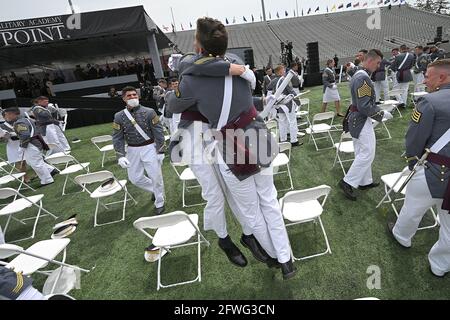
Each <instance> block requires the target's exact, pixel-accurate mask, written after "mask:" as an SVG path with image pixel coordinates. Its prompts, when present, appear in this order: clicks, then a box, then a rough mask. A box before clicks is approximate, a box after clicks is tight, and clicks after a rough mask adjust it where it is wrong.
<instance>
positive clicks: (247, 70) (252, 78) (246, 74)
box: [241, 66, 256, 90]
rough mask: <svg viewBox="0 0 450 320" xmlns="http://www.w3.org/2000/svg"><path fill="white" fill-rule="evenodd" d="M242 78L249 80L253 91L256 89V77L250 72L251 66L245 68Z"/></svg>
mask: <svg viewBox="0 0 450 320" xmlns="http://www.w3.org/2000/svg"><path fill="white" fill-rule="evenodd" d="M241 78H243V79H245V80H247V81H248V82H250V84H251V85H252V89H253V90H255V88H256V77H255V74H254V73H253V71H252V70H250V67H249V66H245V72H244V73H243V74H241Z"/></svg>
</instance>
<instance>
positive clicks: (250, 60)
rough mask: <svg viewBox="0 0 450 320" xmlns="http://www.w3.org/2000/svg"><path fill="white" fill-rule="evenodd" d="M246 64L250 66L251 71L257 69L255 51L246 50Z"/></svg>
mask: <svg viewBox="0 0 450 320" xmlns="http://www.w3.org/2000/svg"><path fill="white" fill-rule="evenodd" d="M244 62H245V64H246V65H249V66H250V69H253V68H254V67H255V57H254V55H253V49H246V50H245V51H244Z"/></svg>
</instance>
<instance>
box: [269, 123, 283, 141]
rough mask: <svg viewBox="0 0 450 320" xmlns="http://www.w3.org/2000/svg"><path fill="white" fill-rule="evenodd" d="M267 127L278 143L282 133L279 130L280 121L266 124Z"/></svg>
mask: <svg viewBox="0 0 450 320" xmlns="http://www.w3.org/2000/svg"><path fill="white" fill-rule="evenodd" d="M266 127H267V129H268V130H269V132H270V133H271V134H272V136H273V137H274V138H275V141H276V142H279V141H280V131H279V129H278V121H277V120H275V119H272V120H269V121H267V122H266Z"/></svg>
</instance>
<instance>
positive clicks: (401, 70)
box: [391, 45, 414, 107]
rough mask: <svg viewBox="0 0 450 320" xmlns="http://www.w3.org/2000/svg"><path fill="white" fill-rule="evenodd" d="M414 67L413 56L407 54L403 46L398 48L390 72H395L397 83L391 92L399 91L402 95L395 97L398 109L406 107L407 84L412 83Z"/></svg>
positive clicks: (406, 49)
mask: <svg viewBox="0 0 450 320" xmlns="http://www.w3.org/2000/svg"><path fill="white" fill-rule="evenodd" d="M413 67H414V55H413V54H412V53H410V52H408V48H407V47H406V46H405V45H402V46H400V54H399V55H398V56H396V57H395V60H394V62H392V64H391V69H392V71H394V72H396V79H397V83H396V85H394V87H393V90H397V89H399V90H401V91H402V94H400V95H398V96H397V101H399V102H400V104H399V105H398V106H399V107H406V104H407V103H408V92H409V83H410V82H411V81H413V76H412V73H411V69H412V68H413Z"/></svg>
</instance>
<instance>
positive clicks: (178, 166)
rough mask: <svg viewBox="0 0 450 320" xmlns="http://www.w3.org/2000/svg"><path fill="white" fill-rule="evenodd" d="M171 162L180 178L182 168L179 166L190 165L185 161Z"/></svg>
mask: <svg viewBox="0 0 450 320" xmlns="http://www.w3.org/2000/svg"><path fill="white" fill-rule="evenodd" d="M170 164H171V165H172V168H173V170H175V173H176V174H177V176H178V178H179V177H180V176H181V170H179V169H177V168H184V167H186V166H187V165H188V164H186V163H184V162H171V163H170Z"/></svg>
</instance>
